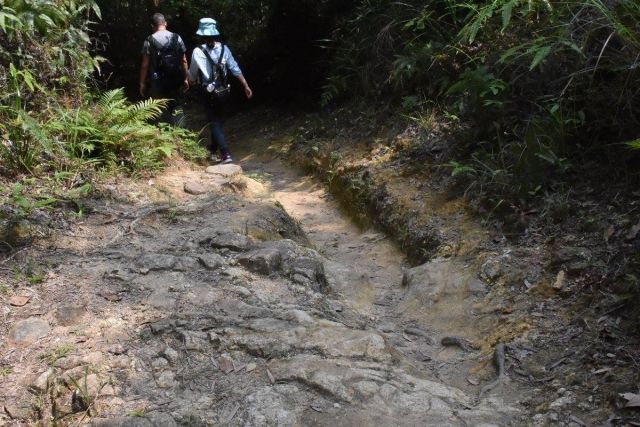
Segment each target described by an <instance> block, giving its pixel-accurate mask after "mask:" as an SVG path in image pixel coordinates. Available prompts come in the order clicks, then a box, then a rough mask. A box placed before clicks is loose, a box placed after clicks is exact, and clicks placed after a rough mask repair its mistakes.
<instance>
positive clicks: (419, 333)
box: [404, 327, 433, 344]
mask: <svg viewBox="0 0 640 427" xmlns="http://www.w3.org/2000/svg"><path fill="white" fill-rule="evenodd" d="M404 332H405V333H406V334H408V335H415V336H417V337H422V338H424V339H425V340H427V342H429V343H430V344H433V338H431V337H430V336H429V334H428V333H427V332H425V331H423V330H422V329H420V328H413V327H407V328H404Z"/></svg>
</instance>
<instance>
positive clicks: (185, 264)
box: [173, 256, 200, 271]
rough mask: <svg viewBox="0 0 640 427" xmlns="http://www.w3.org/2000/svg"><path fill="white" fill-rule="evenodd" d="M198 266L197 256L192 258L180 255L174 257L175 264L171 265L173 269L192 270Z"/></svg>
mask: <svg viewBox="0 0 640 427" xmlns="http://www.w3.org/2000/svg"><path fill="white" fill-rule="evenodd" d="M199 266H200V260H199V258H193V257H190V256H181V257H177V258H176V265H175V266H174V267H173V270H174V271H193V270H197V269H198V267H199Z"/></svg>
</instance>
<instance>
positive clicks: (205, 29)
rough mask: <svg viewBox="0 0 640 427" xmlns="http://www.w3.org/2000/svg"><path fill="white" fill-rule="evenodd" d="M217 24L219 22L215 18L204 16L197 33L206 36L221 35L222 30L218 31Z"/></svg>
mask: <svg viewBox="0 0 640 427" xmlns="http://www.w3.org/2000/svg"><path fill="white" fill-rule="evenodd" d="M217 25H218V23H217V22H216V20H215V19H213V18H202V19H201V20H200V23H199V24H198V31H196V34H197V35H199V36H205V37H213V36H219V35H220V32H219V31H218V28H217Z"/></svg>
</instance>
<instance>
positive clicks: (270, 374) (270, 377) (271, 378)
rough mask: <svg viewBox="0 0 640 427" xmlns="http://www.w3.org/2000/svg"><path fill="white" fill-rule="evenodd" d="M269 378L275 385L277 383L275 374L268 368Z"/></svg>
mask: <svg viewBox="0 0 640 427" xmlns="http://www.w3.org/2000/svg"><path fill="white" fill-rule="evenodd" d="M267 376H268V377H269V382H270V383H271V384H272V385H273V384H275V383H276V379H275V377H274V376H273V374H272V373H271V371H270V370H269V368H267Z"/></svg>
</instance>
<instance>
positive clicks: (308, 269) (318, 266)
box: [287, 256, 327, 287]
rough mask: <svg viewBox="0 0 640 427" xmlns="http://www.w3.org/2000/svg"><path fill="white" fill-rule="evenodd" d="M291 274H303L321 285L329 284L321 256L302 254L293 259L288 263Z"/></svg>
mask: <svg viewBox="0 0 640 427" xmlns="http://www.w3.org/2000/svg"><path fill="white" fill-rule="evenodd" d="M287 269H288V270H289V275H290V276H294V275H301V276H303V277H306V278H307V279H309V280H310V281H311V282H314V283H318V284H319V285H320V286H321V287H325V286H326V285H327V277H326V275H325V272H324V264H323V263H322V261H321V260H320V259H319V258H315V257H309V256H301V257H296V258H293V259H291V260H290V261H289V262H288V263H287Z"/></svg>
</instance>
